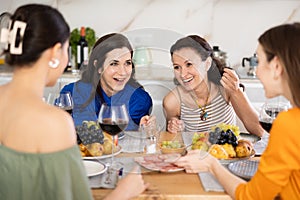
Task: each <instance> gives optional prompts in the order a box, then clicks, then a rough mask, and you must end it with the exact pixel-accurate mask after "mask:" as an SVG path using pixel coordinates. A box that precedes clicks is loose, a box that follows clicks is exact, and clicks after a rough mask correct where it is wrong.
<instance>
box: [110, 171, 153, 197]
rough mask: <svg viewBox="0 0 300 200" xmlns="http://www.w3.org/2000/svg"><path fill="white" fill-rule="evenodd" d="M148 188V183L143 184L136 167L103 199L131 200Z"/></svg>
mask: <svg viewBox="0 0 300 200" xmlns="http://www.w3.org/2000/svg"><path fill="white" fill-rule="evenodd" d="M148 187H149V183H145V182H144V180H143V177H142V175H141V174H140V173H139V167H138V166H136V167H134V169H133V170H132V171H131V172H130V173H129V174H128V175H127V176H126V177H125V178H123V179H121V180H120V181H119V182H118V184H117V187H116V189H115V190H113V191H112V192H111V193H110V194H109V195H108V196H107V197H106V198H105V199H122V200H123V199H124V200H125V199H132V198H133V197H136V196H138V195H139V194H141V193H142V192H143V191H145V190H146V189H147V188H148Z"/></svg>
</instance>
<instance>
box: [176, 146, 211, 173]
mask: <svg viewBox="0 0 300 200" xmlns="http://www.w3.org/2000/svg"><path fill="white" fill-rule="evenodd" d="M214 160H216V159H215V158H214V157H212V156H211V155H210V154H209V153H208V152H204V151H201V150H192V151H189V152H188V154H187V155H186V156H183V157H181V158H179V159H178V160H176V162H175V163H174V164H175V165H177V166H179V167H183V168H184V169H185V171H186V172H187V173H199V172H207V171H210V166H211V163H212V162H213V161H214Z"/></svg>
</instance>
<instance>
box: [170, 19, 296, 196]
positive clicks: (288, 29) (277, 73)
mask: <svg viewBox="0 0 300 200" xmlns="http://www.w3.org/2000/svg"><path fill="white" fill-rule="evenodd" d="M258 41H259V44H258V47H257V55H258V61H259V62H258V67H257V76H258V77H259V79H260V80H261V82H262V84H263V86H264V89H265V95H266V97H267V98H273V97H276V96H279V95H282V96H284V97H285V98H287V99H288V100H289V101H290V103H291V104H292V108H291V109H289V110H288V111H286V112H281V113H280V114H279V115H278V117H277V118H276V119H275V121H274V122H273V126H272V129H271V131H270V138H269V143H268V146H267V148H266V150H265V152H264V153H263V155H262V157H261V159H260V163H259V166H258V170H257V172H256V174H255V175H254V176H253V177H252V179H251V180H250V181H249V182H248V183H247V182H245V181H244V180H242V179H240V178H238V177H236V176H234V175H233V174H231V173H230V172H229V171H228V170H227V169H226V168H225V167H223V166H222V165H221V164H220V163H219V162H218V160H217V159H216V158H214V157H212V156H211V155H208V156H206V157H205V158H204V159H200V157H199V151H192V152H190V153H189V154H188V155H187V156H185V157H182V158H181V159H179V160H178V161H177V162H176V164H177V165H178V166H183V167H184V168H185V169H186V171H187V172H188V173H195V172H201V171H210V172H211V173H212V174H213V175H214V176H215V177H216V178H217V179H218V181H219V182H220V183H221V184H222V186H223V187H224V188H225V190H226V192H227V193H228V194H229V195H230V196H231V197H232V198H235V199H255V200H257V199H263V200H266V199H274V198H275V197H278V198H280V199H288V200H293V199H299V197H300V187H299V186H300V156H299V149H300V137H299V133H300V126H299V124H300V79H299V76H300V45H299V44H300V23H294V24H284V25H280V26H277V27H274V28H271V29H269V30H267V31H266V32H265V33H263V34H262V35H261V36H260V37H259V39H258Z"/></svg>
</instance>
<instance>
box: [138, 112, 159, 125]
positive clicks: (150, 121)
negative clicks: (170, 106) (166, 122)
mask: <svg viewBox="0 0 300 200" xmlns="http://www.w3.org/2000/svg"><path fill="white" fill-rule="evenodd" d="M142 125H144V126H151V127H156V117H155V116H153V115H152V116H149V115H145V116H143V117H142V118H141V121H140V126H142Z"/></svg>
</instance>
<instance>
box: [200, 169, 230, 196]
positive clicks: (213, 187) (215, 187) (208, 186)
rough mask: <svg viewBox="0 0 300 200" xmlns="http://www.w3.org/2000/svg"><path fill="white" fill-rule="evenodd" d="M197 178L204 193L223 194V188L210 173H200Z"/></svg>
mask: <svg viewBox="0 0 300 200" xmlns="http://www.w3.org/2000/svg"><path fill="white" fill-rule="evenodd" d="M198 175H199V178H200V180H201V183H202V186H203V188H204V190H205V191H206V192H209V191H214V192H224V191H225V190H224V188H223V186H222V185H220V183H219V182H218V181H217V179H216V178H215V177H214V176H213V175H212V174H211V173H210V172H200V173H199V174H198Z"/></svg>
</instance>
